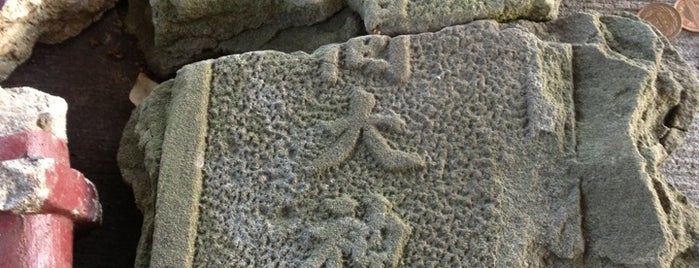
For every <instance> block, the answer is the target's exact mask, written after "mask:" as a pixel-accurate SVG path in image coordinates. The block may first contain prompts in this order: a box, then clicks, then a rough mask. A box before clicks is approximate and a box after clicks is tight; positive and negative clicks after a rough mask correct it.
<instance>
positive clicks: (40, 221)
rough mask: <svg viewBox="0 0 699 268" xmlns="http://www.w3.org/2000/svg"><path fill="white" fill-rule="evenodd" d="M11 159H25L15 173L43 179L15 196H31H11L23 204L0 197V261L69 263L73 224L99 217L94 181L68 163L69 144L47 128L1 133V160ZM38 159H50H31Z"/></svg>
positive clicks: (31, 264) (4, 264)
mask: <svg viewBox="0 0 699 268" xmlns="http://www.w3.org/2000/svg"><path fill="white" fill-rule="evenodd" d="M11 161H15V162H12V163H13V164H16V165H22V164H23V163H29V165H28V166H27V169H28V170H27V171H26V172H28V173H27V174H17V176H18V177H17V178H16V179H18V180H19V179H21V178H20V177H21V176H27V178H30V177H31V178H32V179H36V180H37V181H39V182H41V183H39V184H37V185H36V187H37V188H38V189H29V190H28V192H29V193H30V194H25V193H24V192H21V193H19V194H17V195H16V196H14V197H15V198H16V199H22V198H25V197H26V196H29V197H30V198H27V199H29V200H20V201H16V200H15V201H16V203H21V202H24V203H22V204H23V205H17V204H9V205H8V204H1V203H0V204H1V205H3V206H2V207H0V241H2V243H0V267H27V268H32V267H59V268H62V267H71V266H72V250H73V225H74V224H76V223H77V224H99V223H100V222H101V215H102V209H101V206H100V204H99V201H98V200H99V199H98V196H97V191H96V190H95V186H94V185H93V184H92V183H90V182H89V181H88V180H87V179H85V177H84V176H83V175H82V174H81V173H80V172H78V171H76V170H74V169H71V168H70V162H69V155H68V147H67V146H66V144H65V142H64V141H63V140H61V139H59V138H57V137H56V136H54V135H53V134H51V133H50V132H45V131H40V132H24V133H18V134H14V135H11V136H6V137H0V164H8V163H10V162H11ZM22 161H23V162H22ZM37 161H44V162H42V163H49V164H42V165H35V166H32V165H31V164H32V163H38V162H37ZM20 162H21V163H20ZM17 163H20V164H17ZM3 166H9V165H0V168H2V167H3ZM32 168H34V169H32ZM27 178H23V179H25V180H26V179H27ZM10 179H12V178H10ZM5 191H6V192H9V191H13V190H12V189H9V190H7V189H6V190H5ZM32 191H34V192H32ZM8 196H9V195H8ZM0 201H3V200H0ZM27 204H28V205H27Z"/></svg>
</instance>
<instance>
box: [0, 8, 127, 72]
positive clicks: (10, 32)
mask: <svg viewBox="0 0 699 268" xmlns="http://www.w3.org/2000/svg"><path fill="white" fill-rule="evenodd" d="M116 2H117V0H80V1H74V0H70V1H67V0H60V1H58V0H7V1H5V5H4V6H3V7H2V8H1V9H0V81H3V80H5V79H6V78H7V77H8V76H9V75H10V73H11V72H12V71H13V70H14V69H15V68H17V66H19V65H20V64H22V63H23V62H24V61H25V60H27V59H28V58H29V56H31V53H32V48H33V47H34V43H36V42H42V43H48V44H55V43H59V42H62V41H63V40H66V39H68V38H70V37H73V36H75V35H77V34H78V33H80V32H81V31H82V30H83V29H84V28H85V27H87V26H89V25H90V24H92V22H94V21H95V20H97V19H99V18H100V17H101V16H102V13H103V12H104V11H106V10H108V9H110V8H112V7H114V5H115V4H116Z"/></svg>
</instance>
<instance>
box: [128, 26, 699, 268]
mask: <svg viewBox="0 0 699 268" xmlns="http://www.w3.org/2000/svg"><path fill="white" fill-rule="evenodd" d="M698 91H699V88H698V84H697V80H696V78H695V76H694V74H693V72H692V70H691V69H689V68H688V67H687V63H686V62H685V61H684V60H683V59H682V58H681V57H680V56H679V54H678V53H677V52H676V51H675V50H674V49H673V48H672V47H671V45H670V44H669V43H668V41H667V40H666V39H664V38H663V37H661V35H660V34H659V33H658V32H656V31H654V30H653V29H652V28H651V27H649V26H648V25H647V24H645V23H642V22H640V21H638V20H637V19H636V18H634V17H624V16H608V15H604V16H603V15H596V14H587V13H582V14H576V15H573V16H571V17H569V18H565V19H560V20H557V21H553V22H549V23H534V22H527V21H520V22H515V23H511V24H499V23H497V22H495V21H492V20H485V21H477V22H474V23H471V24H468V25H462V26H454V27H448V28H445V29H443V30H441V31H439V32H436V33H423V34H417V35H403V36H398V37H394V38H390V37H388V36H378V35H372V36H365V37H360V38H355V39H351V40H349V41H348V42H346V43H343V44H335V45H328V46H324V47H321V48H320V49H318V50H316V51H315V52H314V53H313V54H306V53H292V54H286V53H281V52H273V51H263V52H250V53H244V54H240V55H232V56H228V57H223V58H220V59H217V60H215V61H207V62H201V63H197V64H195V65H190V66H188V67H187V68H185V69H183V70H181V71H180V72H179V73H178V76H177V77H176V78H175V79H174V80H171V81H168V82H165V83H163V84H161V85H160V86H159V87H157V88H156V89H155V90H154V92H153V94H152V95H151V96H150V97H148V98H147V99H146V100H145V102H144V103H143V104H142V105H141V106H139V107H138V108H137V110H136V111H135V112H134V114H133V116H132V119H131V122H130V123H129V126H127V128H126V130H125V132H124V138H123V140H122V145H121V149H120V156H119V159H120V163H121V164H120V165H121V167H122V171H123V173H124V177H125V178H126V179H127V181H130V182H131V183H132V184H133V185H134V187H135V188H136V189H135V193H136V196H137V198H139V197H138V196H140V195H143V196H144V197H143V198H141V201H137V202H141V204H140V205H141V206H142V207H143V209H144V211H145V212H144V213H146V214H150V216H146V217H151V218H152V219H153V220H152V230H153V231H152V232H150V233H152V237H146V238H144V241H146V242H145V243H144V244H142V247H141V250H142V251H150V254H152V255H151V257H150V259H149V260H148V263H145V262H142V263H141V264H140V265H143V266H146V265H147V264H150V266H153V267H171V266H190V265H195V266H217V267H218V266H284V267H286V266H288V267H324V266H332V267H336V266H337V267H339V266H343V267H344V266H348V267H350V266H353V267H378V266H384V267H397V266H405V267H449V266H469V267H470V266H478V267H481V266H482V267H542V266H552V267H633V266H636V267H670V266H674V267H695V266H697V265H699V247H698V246H699V244H698V243H699V240H698V235H699V229H698V228H699V217H698V214H697V211H696V210H695V209H694V208H692V206H691V205H690V204H689V203H688V202H687V199H686V197H684V196H683V195H682V194H680V193H679V192H677V191H676V190H675V189H674V188H673V187H671V186H670V185H669V184H668V183H667V181H666V180H665V179H664V178H663V177H662V175H661V174H660V170H659V169H660V165H661V164H662V163H663V161H665V159H667V158H668V156H669V155H670V154H671V153H672V152H673V151H674V150H675V149H677V148H678V146H679V144H680V143H681V141H682V140H683V138H684V136H685V135H686V131H687V129H689V126H690V124H691V123H692V120H693V115H694V113H695V111H696V109H697V95H698V94H699V92H698ZM176 103H191V104H192V105H189V106H185V105H176ZM187 118H189V120H188V119H187ZM202 118H204V119H205V120H202ZM202 129H204V130H205V132H204V134H205V135H202V134H197V133H201V130H202ZM184 130H191V131H189V132H187V131H184ZM192 144H194V145H196V146H194V145H192ZM173 145H179V146H180V147H185V148H183V149H178V148H179V147H177V146H173ZM197 146H201V148H205V151H204V152H205V155H204V156H203V157H202V155H201V154H198V153H197V152H198V151H196V150H193V148H200V147H197ZM174 154H177V155H180V156H182V157H181V158H177V157H172V155H174ZM178 171H179V173H178ZM163 172H166V173H167V174H168V175H167V176H164V175H163ZM158 173H160V174H158ZM179 174H189V175H179ZM155 185H157V188H155V189H154V188H153V187H154V186H155ZM141 193H145V194H141ZM154 193H156V194H154ZM183 193H187V194H183ZM191 195H195V196H191ZM156 196H157V202H155V201H154V200H155V199H156ZM137 200H138V199H137ZM155 203H157V205H155ZM182 211H189V213H184V214H182ZM173 215H179V218H178V217H174V218H173ZM173 219H176V220H183V222H185V223H188V224H189V225H186V226H182V227H178V226H180V225H178V224H173ZM192 219H194V220H195V221H196V224H194V226H195V227H196V228H191V227H190V226H192V224H191V223H190V221H192ZM144 234H145V235H146V236H148V235H149V232H144ZM149 239H152V240H153V241H168V242H170V243H157V242H153V243H152V244H148V242H147V241H148V240H149ZM142 254H147V253H142Z"/></svg>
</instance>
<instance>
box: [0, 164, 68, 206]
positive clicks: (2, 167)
mask: <svg viewBox="0 0 699 268" xmlns="http://www.w3.org/2000/svg"><path fill="white" fill-rule="evenodd" d="M54 165H55V161H54V160H53V159H50V158H41V159H29V158H21V159H13V160H6V161H0V211H3V212H7V211H11V212H12V213H14V214H16V215H20V214H28V213H37V212H41V209H42V207H43V205H44V201H45V200H46V199H47V197H48V195H49V192H50V190H49V186H48V185H47V184H48V181H49V179H48V178H47V172H52V170H53V168H54ZM53 172H55V171H53Z"/></svg>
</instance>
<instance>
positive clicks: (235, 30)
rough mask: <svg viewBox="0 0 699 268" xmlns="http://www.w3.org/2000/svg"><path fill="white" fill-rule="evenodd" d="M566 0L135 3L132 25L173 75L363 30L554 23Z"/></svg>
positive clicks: (311, 46) (154, 60)
mask: <svg viewBox="0 0 699 268" xmlns="http://www.w3.org/2000/svg"><path fill="white" fill-rule="evenodd" d="M559 3H560V1H559V0H516V1H507V2H503V1H484V0H448V1H442V0H440V1H422V0H420V1H415V0H401V1H392V0H361V1H360V0H349V1H344V0H314V1H309V0H302V1H299V0H283V1H272V0H264V1H260V0H254V1H250V0H236V1H229V0H206V1H201V0H177V1H170V0H168V1H164V0H157V1H146V0H130V1H129V13H128V18H127V26H128V29H129V31H130V32H132V33H134V34H136V35H137V36H138V39H139V46H140V47H141V48H142V49H143V51H144V54H145V56H146V60H147V61H148V64H149V66H150V67H151V69H152V70H153V71H155V72H156V73H157V74H159V75H162V76H166V75H169V74H172V73H174V72H175V70H177V69H178V68H179V67H181V66H182V65H184V64H187V63H191V62H194V61H196V60H202V59H208V58H213V57H217V56H221V55H226V54H232V53H241V52H246V51H252V50H261V49H274V50H279V51H284V52H293V51H298V50H301V51H305V52H311V51H313V50H315V49H316V48H318V47H320V46H321V45H325V44H330V43H337V42H344V41H346V40H348V39H349V38H351V37H355V36H358V35H361V34H363V33H364V32H365V31H364V30H362V29H365V30H366V31H367V32H370V33H383V34H388V35H398V34H407V33H418V32H423V31H428V30H429V31H434V30H438V29H441V28H443V27H445V26H450V25H456V24H462V23H467V22H470V21H473V20H476V19H497V20H499V21H508V20H514V19H518V18H525V19H532V20H548V19H552V18H555V17H556V15H557V14H558V5H559ZM355 12H356V13H355ZM357 13H358V14H359V15H361V18H360V17H359V16H358V15H357ZM362 21H363V23H364V27H362V26H361V24H362Z"/></svg>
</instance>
